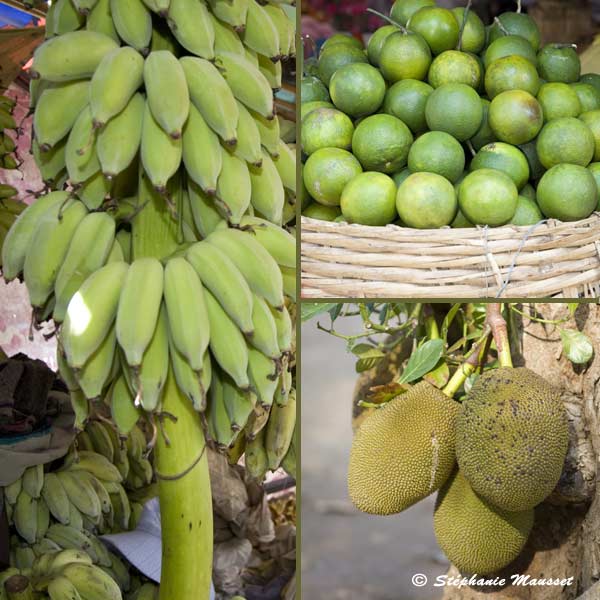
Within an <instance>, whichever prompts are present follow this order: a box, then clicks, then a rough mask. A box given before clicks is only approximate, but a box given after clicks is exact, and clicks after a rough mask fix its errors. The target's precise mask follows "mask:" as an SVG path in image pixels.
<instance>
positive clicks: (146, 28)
mask: <svg viewBox="0 0 600 600" xmlns="http://www.w3.org/2000/svg"><path fill="white" fill-rule="evenodd" d="M110 11H111V14H112V18H113V22H114V24H115V28H116V30H117V33H118V34H119V37H120V38H121V39H122V40H123V41H124V42H125V43H126V44H127V45H128V46H132V47H133V48H135V49H136V50H138V51H139V52H141V53H142V54H145V53H146V52H147V51H148V48H150V40H151V39H152V15H151V14H150V11H149V10H148V9H147V8H146V6H145V5H144V3H143V2H142V0H127V2H123V1H122V0H111V1H110Z"/></svg>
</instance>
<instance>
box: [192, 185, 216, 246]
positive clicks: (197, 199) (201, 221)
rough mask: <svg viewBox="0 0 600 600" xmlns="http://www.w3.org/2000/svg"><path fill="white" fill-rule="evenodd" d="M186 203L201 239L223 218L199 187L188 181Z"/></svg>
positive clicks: (210, 199)
mask: <svg viewBox="0 0 600 600" xmlns="http://www.w3.org/2000/svg"><path fill="white" fill-rule="evenodd" d="M187 184H188V190H187V191H188V194H187V195H188V201H189V203H190V209H191V212H192V216H193V219H194V224H195V226H196V229H197V230H198V232H199V233H200V235H201V236H202V237H203V238H206V237H207V236H208V235H210V234H211V233H212V232H213V231H214V230H215V229H216V228H217V226H218V225H219V224H220V223H223V222H224V221H223V217H222V216H221V214H220V213H219V211H218V210H217V208H216V207H215V204H214V202H213V199H212V198H210V197H209V196H208V195H207V194H205V193H204V192H203V191H202V189H201V188H200V186H199V185H197V184H196V183H195V182H194V181H192V180H191V179H188V182H187Z"/></svg>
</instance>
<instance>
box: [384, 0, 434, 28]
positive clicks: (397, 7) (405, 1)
mask: <svg viewBox="0 0 600 600" xmlns="http://www.w3.org/2000/svg"><path fill="white" fill-rule="evenodd" d="M425 6H435V1H434V0H396V2H394V4H393V6H392V10H391V12H390V17H391V18H392V19H393V20H394V21H396V23H400V25H406V24H407V23H408V20H409V19H410V18H411V17H412V16H413V15H414V14H415V13H416V12H417V11H418V10H421V9H422V8H424V7H425Z"/></svg>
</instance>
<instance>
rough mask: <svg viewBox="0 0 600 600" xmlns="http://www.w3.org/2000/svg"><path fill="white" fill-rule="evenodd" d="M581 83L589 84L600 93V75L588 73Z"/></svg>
mask: <svg viewBox="0 0 600 600" xmlns="http://www.w3.org/2000/svg"><path fill="white" fill-rule="evenodd" d="M579 83H589V84H590V85H593V86H594V87H595V88H596V89H597V90H598V91H599V92H600V75H598V73H586V74H585V75H582V76H581V78H580V79H579Z"/></svg>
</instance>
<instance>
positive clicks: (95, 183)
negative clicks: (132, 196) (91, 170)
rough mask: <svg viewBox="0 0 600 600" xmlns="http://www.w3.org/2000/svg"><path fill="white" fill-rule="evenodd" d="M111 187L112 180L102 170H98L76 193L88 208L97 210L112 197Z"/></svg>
mask: <svg viewBox="0 0 600 600" xmlns="http://www.w3.org/2000/svg"><path fill="white" fill-rule="evenodd" d="M111 188H112V181H109V180H108V179H106V178H105V177H104V175H103V174H102V171H98V172H97V173H96V174H94V175H92V176H91V177H90V178H89V179H88V180H87V181H86V182H85V183H84V184H83V185H81V186H80V187H78V188H77V190H76V191H75V193H76V195H77V197H78V198H79V199H80V200H81V201H82V202H83V203H84V204H85V205H86V206H87V208H88V210H97V209H98V208H100V207H101V206H102V205H103V204H104V202H105V201H106V200H107V199H108V198H110V194H111Z"/></svg>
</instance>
